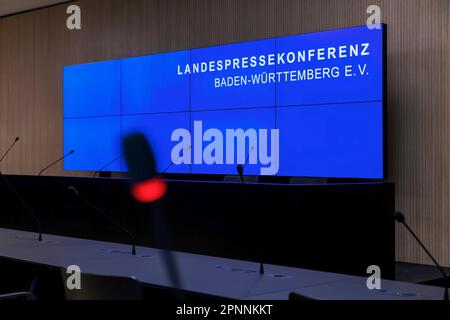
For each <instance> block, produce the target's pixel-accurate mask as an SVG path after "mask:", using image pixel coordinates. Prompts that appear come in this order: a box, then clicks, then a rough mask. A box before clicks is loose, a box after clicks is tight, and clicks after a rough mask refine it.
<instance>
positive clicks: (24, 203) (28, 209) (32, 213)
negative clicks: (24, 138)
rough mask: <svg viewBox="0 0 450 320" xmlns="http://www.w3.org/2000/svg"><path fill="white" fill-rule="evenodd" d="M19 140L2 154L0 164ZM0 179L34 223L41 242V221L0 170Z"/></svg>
mask: <svg viewBox="0 0 450 320" xmlns="http://www.w3.org/2000/svg"><path fill="white" fill-rule="evenodd" d="M19 140H20V138H19V137H17V138H16V140H14V142H13V143H12V144H11V146H10V147H9V148H8V150H6V152H5V154H3V156H2V157H1V158H0V163H2V161H3V159H5V158H6V156H7V155H8V153H9V152H10V151H11V150H12V148H14V146H15V145H16V143H17V142H18V141H19ZM0 177H1V178H2V179H3V181H5V183H6V185H7V186H8V188H9V189H10V190H11V191H12V192H13V193H14V195H15V196H16V197H17V199H18V200H19V201H20V203H21V204H22V206H23V207H24V208H25V210H26V211H27V213H28V215H29V216H30V217H31V218H32V219H33V220H34V221H35V222H36V225H37V227H38V232H39V238H38V240H39V241H42V227H41V221H40V220H39V218H38V217H37V216H36V215H35V214H34V212H33V210H31V208H30V206H29V205H28V204H27V203H26V202H25V200H24V199H23V198H22V196H21V195H20V193H19V192H18V191H17V190H16V188H14V186H13V185H12V184H11V182H9V180H8V178H6V177H5V176H4V175H3V174H2V171H1V170H0Z"/></svg>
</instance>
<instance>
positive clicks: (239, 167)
mask: <svg viewBox="0 0 450 320" xmlns="http://www.w3.org/2000/svg"><path fill="white" fill-rule="evenodd" d="M237 172H238V173H239V175H240V176H242V175H243V174H244V166H243V165H242V164H240V165H238V166H237Z"/></svg>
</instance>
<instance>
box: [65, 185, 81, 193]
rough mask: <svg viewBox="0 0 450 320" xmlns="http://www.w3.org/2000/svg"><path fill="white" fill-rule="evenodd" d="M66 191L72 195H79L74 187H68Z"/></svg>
mask: <svg viewBox="0 0 450 320" xmlns="http://www.w3.org/2000/svg"><path fill="white" fill-rule="evenodd" d="M67 191H69V192H71V193H73V194H75V195H78V194H79V193H78V190H77V189H76V188H75V187H72V186H70V187H68V188H67Z"/></svg>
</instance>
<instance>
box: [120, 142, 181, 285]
mask: <svg viewBox="0 0 450 320" xmlns="http://www.w3.org/2000/svg"><path fill="white" fill-rule="evenodd" d="M123 150H124V154H125V160H126V163H127V166H128V170H129V172H128V174H129V177H130V179H131V186H130V189H131V195H132V196H133V197H134V199H135V200H136V201H138V202H140V203H142V204H146V205H148V209H149V210H151V213H150V216H151V218H152V226H153V234H154V236H155V241H156V242H157V245H158V246H159V247H160V248H163V249H162V250H161V253H162V257H163V259H164V262H165V265H166V268H167V272H168V275H169V279H170V280H171V282H172V286H173V287H174V288H178V289H181V286H182V284H181V279H180V276H179V273H178V267H177V265H176V261H175V257H174V256H173V253H172V252H171V251H169V250H166V249H168V248H170V241H169V235H168V228H167V225H166V222H165V216H164V211H163V203H162V201H160V200H162V199H163V197H164V196H165V194H166V192H167V183H166V181H164V180H163V179H161V177H160V176H159V175H156V163H155V158H154V156H153V152H152V150H151V148H150V145H149V144H148V142H147V139H146V138H145V137H144V136H143V135H142V134H133V135H130V136H128V137H126V138H125V139H124V141H123Z"/></svg>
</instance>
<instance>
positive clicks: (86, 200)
mask: <svg viewBox="0 0 450 320" xmlns="http://www.w3.org/2000/svg"><path fill="white" fill-rule="evenodd" d="M67 191H69V192H70V193H72V194H74V195H75V196H77V197H78V198H80V199H81V200H82V201H83V202H84V203H86V204H87V205H88V206H89V207H91V208H92V209H94V210H95V211H97V212H98V213H100V214H101V215H102V216H103V217H105V218H106V219H107V220H108V221H110V222H111V223H113V224H114V225H116V227H118V228H119V229H120V230H122V231H123V232H124V233H125V234H126V235H127V236H128V237H129V238H130V240H131V245H132V250H131V254H132V255H133V256H135V255H136V239H135V238H134V236H133V235H132V234H131V232H129V231H128V230H127V229H126V228H124V227H123V226H122V225H121V224H120V223H119V222H117V221H116V220H114V219H113V218H111V217H110V216H109V215H108V214H106V212H105V211H103V210H101V209H100V208H99V207H97V206H96V205H95V204H93V203H92V202H91V201H89V200H88V199H87V198H86V197H85V196H83V195H82V194H81V193H80V192H78V190H77V189H76V188H75V187H73V186H70V187H68V188H67Z"/></svg>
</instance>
